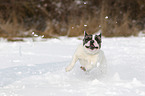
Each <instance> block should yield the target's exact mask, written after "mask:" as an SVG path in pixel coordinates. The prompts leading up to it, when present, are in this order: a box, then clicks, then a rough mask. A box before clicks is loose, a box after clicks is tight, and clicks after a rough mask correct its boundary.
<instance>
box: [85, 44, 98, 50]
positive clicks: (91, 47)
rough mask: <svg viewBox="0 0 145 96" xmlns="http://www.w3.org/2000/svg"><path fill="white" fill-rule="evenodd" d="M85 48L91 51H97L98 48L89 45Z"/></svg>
mask: <svg viewBox="0 0 145 96" xmlns="http://www.w3.org/2000/svg"><path fill="white" fill-rule="evenodd" d="M85 47H86V48H89V49H91V50H94V49H98V47H95V46H94V45H90V46H85Z"/></svg>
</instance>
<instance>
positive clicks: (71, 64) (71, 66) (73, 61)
mask: <svg viewBox="0 0 145 96" xmlns="http://www.w3.org/2000/svg"><path fill="white" fill-rule="evenodd" d="M77 60H78V57H77V56H76V55H74V56H73V59H72V61H71V63H70V65H68V66H67V67H66V69H65V70H66V72H68V71H70V70H72V69H73V67H74V65H75V63H76V62H77Z"/></svg>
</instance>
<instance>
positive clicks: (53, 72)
mask: <svg viewBox="0 0 145 96" xmlns="http://www.w3.org/2000/svg"><path fill="white" fill-rule="evenodd" d="M0 40H1V41H0V96H145V37H128V38H123V37H119V38H103V44H102V50H103V51H104V53H105V55H106V58H107V62H108V63H107V64H108V73H107V75H106V76H105V77H102V78H98V77H94V76H92V74H89V73H88V74H86V73H84V72H83V71H82V70H80V68H79V67H80V65H79V62H77V64H76V66H75V67H74V69H73V70H72V71H71V72H65V67H66V66H67V65H68V64H69V62H70V61H71V57H72V55H73V53H74V51H75V49H76V47H77V46H78V45H79V44H80V43H82V41H81V40H79V39H77V38H66V37H61V38H60V39H48V40H46V41H37V42H32V41H31V40H28V41H26V42H6V41H5V40H2V39H0Z"/></svg>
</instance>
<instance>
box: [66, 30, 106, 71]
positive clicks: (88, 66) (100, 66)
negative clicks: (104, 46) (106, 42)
mask: <svg viewBox="0 0 145 96" xmlns="http://www.w3.org/2000/svg"><path fill="white" fill-rule="evenodd" d="M101 42H102V41H101V33H100V34H99V35H88V34H87V33H86V32H84V39H83V44H81V45H79V46H78V48H77V49H76V51H75V53H74V55H73V58H72V61H71V63H70V64H69V65H68V66H67V67H66V72H68V71H71V70H72V69H73V67H74V65H75V63H76V62H77V61H78V60H79V62H80V64H81V67H80V69H82V70H83V71H87V72H89V71H91V70H93V69H94V70H100V71H101V72H103V73H105V72H106V68H107V64H106V58H105V55H104V52H103V51H102V50H101V49H100V48H101Z"/></svg>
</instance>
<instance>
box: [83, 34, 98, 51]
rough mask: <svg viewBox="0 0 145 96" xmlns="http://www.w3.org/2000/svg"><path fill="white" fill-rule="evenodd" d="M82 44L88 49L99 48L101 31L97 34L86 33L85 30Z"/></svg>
mask: <svg viewBox="0 0 145 96" xmlns="http://www.w3.org/2000/svg"><path fill="white" fill-rule="evenodd" d="M83 46H84V47H85V48H86V49H88V50H90V51H95V50H98V49H100V48H101V33H100V34H99V35H88V34H87V33H86V32H84V39H83Z"/></svg>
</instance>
